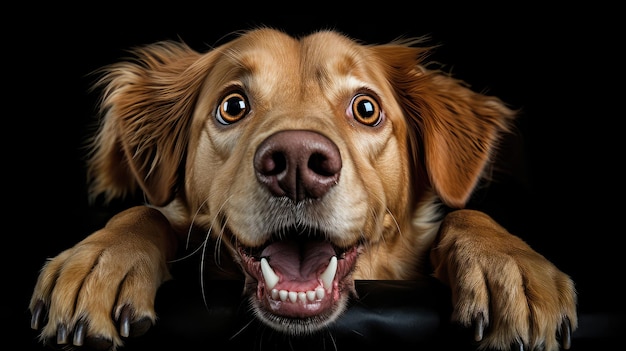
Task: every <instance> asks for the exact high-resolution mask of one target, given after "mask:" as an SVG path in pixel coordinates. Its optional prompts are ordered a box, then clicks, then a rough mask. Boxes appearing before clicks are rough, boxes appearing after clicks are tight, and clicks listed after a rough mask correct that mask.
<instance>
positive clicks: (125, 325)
mask: <svg viewBox="0 0 626 351" xmlns="http://www.w3.org/2000/svg"><path fill="white" fill-rule="evenodd" d="M175 243H176V240H175V236H174V233H173V231H172V229H171V227H170V225H169V222H168V221H167V219H166V218H165V217H164V216H163V215H162V214H161V213H160V212H159V211H157V210H155V209H152V208H149V207H144V206H139V207H134V208H131V209H128V210H126V211H124V212H122V213H120V214H118V215H116V216H115V217H113V218H112V219H111V220H110V221H109V222H108V223H107V225H106V226H105V227H104V228H103V229H101V230H99V231H97V232H95V233H93V234H92V235H90V236H88V237H87V238H85V239H84V240H83V241H81V242H80V243H78V244H77V245H76V246H74V247H72V248H70V249H68V250H66V251H64V252H62V253H61V254H59V255H58V256H56V257H54V258H52V259H51V260H49V261H48V262H47V263H46V264H45V265H44V267H43V269H42V271H41V273H40V275H39V279H38V280H37V284H36V286H35V290H34V293H33V295H32V298H31V302H30V311H31V314H32V322H31V327H32V328H33V329H39V328H40V327H41V326H42V323H45V325H43V328H42V331H41V335H40V338H41V340H42V341H43V342H44V343H51V344H56V345H59V346H70V347H71V345H73V346H81V345H89V346H92V347H95V348H97V349H110V348H111V349H116V348H117V347H119V346H121V345H122V337H128V336H134V335H140V334H143V333H144V332H145V331H147V330H148V329H149V327H150V326H152V324H153V323H154V321H155V318H156V314H155V311H154V299H155V296H156V291H157V288H158V287H159V286H160V285H161V283H163V282H164V281H165V280H167V279H169V277H170V275H169V271H168V268H167V261H168V260H169V259H171V258H172V257H173V255H174V253H175V250H176V244H175ZM46 314H47V315H46Z"/></svg>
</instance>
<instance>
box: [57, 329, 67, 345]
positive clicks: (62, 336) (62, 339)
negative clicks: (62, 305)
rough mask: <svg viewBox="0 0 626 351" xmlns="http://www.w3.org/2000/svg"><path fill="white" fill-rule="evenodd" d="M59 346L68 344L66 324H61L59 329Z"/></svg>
mask: <svg viewBox="0 0 626 351" xmlns="http://www.w3.org/2000/svg"><path fill="white" fill-rule="evenodd" d="M57 344H58V345H65V344H67V327H66V326H65V324H61V325H59V327H58V328H57Z"/></svg>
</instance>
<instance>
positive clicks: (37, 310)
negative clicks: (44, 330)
mask: <svg viewBox="0 0 626 351" xmlns="http://www.w3.org/2000/svg"><path fill="white" fill-rule="evenodd" d="M44 308H45V305H44V303H43V301H42V300H38V301H37V303H36V304H35V307H34V308H33V310H32V311H31V313H32V316H31V318H30V327H31V328H32V329H35V330H37V329H39V323H41V319H42V315H43V311H44Z"/></svg>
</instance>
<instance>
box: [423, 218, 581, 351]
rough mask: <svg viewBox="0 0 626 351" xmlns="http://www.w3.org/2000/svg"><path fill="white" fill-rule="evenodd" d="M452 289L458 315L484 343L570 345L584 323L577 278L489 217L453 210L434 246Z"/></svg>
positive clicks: (439, 270) (549, 348) (440, 272)
mask: <svg viewBox="0 0 626 351" xmlns="http://www.w3.org/2000/svg"><path fill="white" fill-rule="evenodd" d="M433 257H434V258H435V262H438V263H437V266H436V272H435V275H436V276H437V277H439V278H440V279H442V280H444V281H446V282H448V283H449V284H450V287H451V290H452V298H453V316H452V317H453V320H454V321H457V322H459V323H460V324H462V325H463V326H466V327H473V328H474V330H475V333H474V337H475V340H476V341H477V342H478V345H479V348H480V349H494V350H510V349H512V348H513V349H518V350H545V351H555V350H558V349H559V348H560V346H559V345H561V346H562V347H563V348H564V349H569V347H570V343H571V333H572V332H573V331H574V330H575V329H576V327H577V314H576V303H577V302H576V291H575V288H574V283H573V282H572V280H571V279H570V278H569V277H568V276H567V275H566V274H564V273H563V272H561V271H560V270H558V269H557V268H556V267H555V266H554V265H553V264H552V263H551V262H549V261H548V260H547V259H546V258H544V257H543V256H541V255H540V254H538V253H537V252H535V251H534V250H532V249H531V248H530V247H529V246H528V245H527V244H526V243H525V242H523V241H522V240H521V239H519V238H518V237H515V236H513V235H511V234H509V233H508V232H507V231H506V230H504V229H503V228H502V227H500V226H499V225H498V224H497V223H495V222H494V221H493V220H492V219H491V218H490V217H488V216H487V215H485V214H483V213H480V212H475V211H468V210H463V211H457V212H453V213H451V214H450V215H449V216H448V217H447V218H446V220H445V221H444V223H443V225H442V231H441V236H440V241H439V244H438V246H437V247H436V248H435V249H434V251H433Z"/></svg>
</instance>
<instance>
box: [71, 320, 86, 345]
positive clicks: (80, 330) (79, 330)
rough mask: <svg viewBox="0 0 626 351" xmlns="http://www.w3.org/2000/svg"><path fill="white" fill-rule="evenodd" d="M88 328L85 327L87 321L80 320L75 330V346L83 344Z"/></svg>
mask: <svg viewBox="0 0 626 351" xmlns="http://www.w3.org/2000/svg"><path fill="white" fill-rule="evenodd" d="M86 330H87V328H86V327H85V322H84V321H80V322H78V324H77V325H76V330H74V341H73V342H72V343H73V344H74V345H75V346H83V342H84V341H85V331H86Z"/></svg>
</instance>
